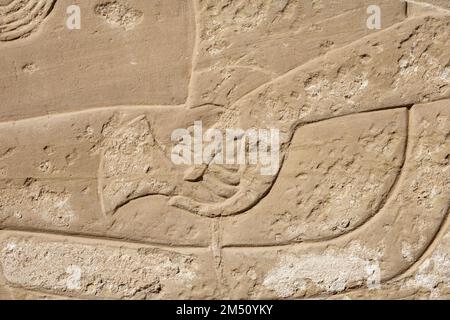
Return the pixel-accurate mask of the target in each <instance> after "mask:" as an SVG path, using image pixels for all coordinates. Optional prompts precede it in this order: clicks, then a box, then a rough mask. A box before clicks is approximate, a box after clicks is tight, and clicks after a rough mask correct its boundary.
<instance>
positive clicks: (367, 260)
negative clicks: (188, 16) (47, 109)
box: [0, 1, 450, 298]
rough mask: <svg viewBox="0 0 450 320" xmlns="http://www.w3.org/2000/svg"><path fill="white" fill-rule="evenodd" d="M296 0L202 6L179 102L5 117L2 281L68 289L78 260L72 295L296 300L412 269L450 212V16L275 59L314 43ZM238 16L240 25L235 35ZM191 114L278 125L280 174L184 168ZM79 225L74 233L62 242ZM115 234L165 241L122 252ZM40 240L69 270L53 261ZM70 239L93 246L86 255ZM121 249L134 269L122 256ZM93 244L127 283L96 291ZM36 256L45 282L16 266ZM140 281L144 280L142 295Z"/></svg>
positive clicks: (236, 123) (215, 122) (223, 122)
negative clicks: (179, 133)
mask: <svg viewBox="0 0 450 320" xmlns="http://www.w3.org/2000/svg"><path fill="white" fill-rule="evenodd" d="M393 3H394V2H392V1H389V2H386V4H385V5H386V6H394V7H395V8H397V7H396V6H397V5H398V4H393ZM399 3H400V2H399ZM240 6H244V9H245V10H240ZM398 6H399V8H400V9H401V7H400V5H398ZM261 8H262V9H261ZM298 8H301V9H302V10H303V9H304V8H303V7H301V6H299V3H298V1H286V5H285V6H282V7H277V6H275V5H272V4H266V3H265V4H264V5H261V6H256V7H255V8H253V7H252V6H251V5H248V7H247V6H246V5H244V4H238V3H233V4H230V6H220V5H215V4H214V1H213V2H211V3H208V2H207V1H206V2H204V1H199V2H197V1H196V2H195V5H194V8H193V10H194V11H195V14H196V17H195V26H196V39H195V44H194V45H193V48H194V50H193V57H192V73H191V75H190V82H189V88H188V89H189V90H188V95H187V96H188V97H187V101H186V103H185V104H182V105H174V106H169V105H156V106H146V105H142V106H132V105H129V106H127V105H124V106H116V107H101V108H95V109H88V110H83V111H71V112H63V113H60V114H51V115H45V116H39V117H34V118H30V119H22V120H17V121H16V120H15V121H7V122H3V123H1V124H0V131H1V132H2V135H0V147H1V149H0V164H1V166H0V170H2V171H0V173H1V176H0V177H1V186H0V208H1V210H0V226H1V227H2V228H5V229H9V231H7V232H5V235H4V236H3V239H4V243H5V250H4V251H3V255H2V258H1V260H0V261H1V263H2V268H3V274H4V277H5V279H6V283H10V284H14V285H16V286H19V287H23V288H28V289H30V288H33V289H35V288H37V289H38V290H42V291H45V292H51V293H54V294H60V295H65V294H67V292H66V291H65V289H64V288H65V287H64V285H61V283H58V282H57V281H58V280H57V279H58V274H60V273H61V272H63V273H66V270H72V271H73V270H77V272H78V271H79V272H80V274H81V276H79V277H78V278H77V279H76V281H75V282H74V280H73V278H74V275H73V272H69V273H70V274H69V276H71V278H70V281H69V283H70V290H69V293H70V294H73V295H75V296H78V295H79V296H88V297H111V296H112V297H120V298H154V297H176V298H177V297H182V298H186V297H194V298H205V297H229V298H293V297H314V296H328V295H334V294H337V293H342V292H347V291H349V290H351V289H356V288H364V287H369V288H370V289H377V288H380V286H382V285H383V284H384V283H389V281H393V280H395V279H397V278H398V277H401V276H402V274H403V273H404V272H405V271H407V270H408V269H410V268H412V267H414V266H416V265H417V264H418V263H419V262H420V259H421V258H422V257H424V256H425V255H426V254H427V252H428V250H429V249H430V248H432V244H433V241H434V240H435V239H436V237H437V235H439V232H440V230H442V226H443V225H444V224H445V223H446V217H447V214H448V207H449V191H448V190H450V188H449V183H450V181H449V174H450V173H449V162H448V151H449V149H450V140H449V128H450V100H449V98H450V81H449V80H450V79H449V64H450V61H449V52H448V49H446V48H449V47H450V46H449V45H450V44H449V32H450V16H449V15H448V14H447V12H445V11H440V10H428V9H427V10H425V11H421V10H418V11H415V12H416V13H415V14H414V15H411V16H408V17H403V18H401V19H400V21H398V20H397V19H399V18H398V17H397V16H395V17H392V20H391V22H392V23H391V25H390V26H387V27H386V28H384V29H382V30H380V31H377V32H373V33H371V34H361V35H355V38H352V37H353V35H352V36H349V39H347V40H346V41H347V42H346V41H344V40H343V39H340V38H339V37H337V38H336V39H334V41H331V40H330V41H328V42H323V43H319V44H318V45H317V48H316V47H314V45H315V44H314V45H313V44H311V51H312V52H313V51H314V50H317V51H314V52H316V55H317V57H315V56H308V54H307V53H301V55H302V56H301V57H300V58H298V59H299V60H298V61H296V64H293V65H291V64H287V63H286V65H283V64H282V63H275V62H272V65H271V64H270V61H272V60H274V59H268V62H267V63H265V61H264V59H266V57H270V56H271V54H273V53H272V50H273V49H274V48H275V49H277V50H279V51H280V52H281V53H286V52H288V51H283V50H288V49H281V47H284V44H286V43H285V42H284V41H285V40H286V41H287V42H289V39H290V38H295V37H299V38H300V39H302V37H305V39H306V38H307V34H308V32H310V31H311V29H308V30H306V29H305V28H306V27H305V25H303V24H302V23H304V22H302V21H301V19H299V18H298V17H299V16H298V12H297V11H296V10H299V9H298ZM364 8H365V7H364V5H361V7H360V8H359V7H358V8H350V9H349V11H348V12H345V13H344V16H342V17H338V18H336V19H337V21H338V23H340V22H339V21H341V20H339V19H343V20H346V19H347V18H348V17H347V15H348V14H350V15H353V14H354V11H355V10H364ZM241 9H242V8H241ZM314 10H316V9H314ZM319 11H320V10H319ZM324 11H326V10H324ZM400 11H401V10H399V12H400ZM362 12H364V11H362ZM143 14H144V18H143V19H144V20H143V21H145V19H146V17H145V14H146V13H145V10H143ZM228 15H232V16H234V18H233V19H229V20H228V19H227V18H226V17H227V16H228ZM220 19H223V27H222V28H220V27H218V24H217V21H221V20H220ZM323 19H325V20H326V19H332V18H331V17H321V20H319V23H312V25H310V26H309V25H308V27H309V28H313V27H314V28H315V29H317V30H320V29H321V28H326V27H325V26H324V25H321V22H320V21H322V20H323ZM333 19H334V18H333ZM268 21H270V22H268ZM237 26H238V27H239V28H243V30H246V32H244V33H242V34H236V32H233V30H234V28H236V27H237ZM286 26H289V28H287V29H288V31H286V30H285V29H283V28H285V27H286ZM277 28H279V29H280V30H282V32H281V33H277V32H279V30H277ZM314 28H313V29H314ZM255 30H256V31H259V32H260V33H257V32H256V31H255ZM292 30H294V31H292ZM120 32H133V30H122V31H120ZM252 32H253V33H252ZM318 32H319V31H318ZM257 35H259V38H257V37H256V36H257ZM265 35H268V37H269V40H268V41H269V42H270V45H267V44H266V43H263V42H262V41H261V39H260V38H261V37H264V36H265ZM0 37H1V33H0ZM11 40H12V39H11ZM193 40H194V39H193ZM308 41H309V40H308ZM316 42H317V41H312V40H311V43H316ZM331 42H332V43H333V44H331ZM307 45H310V44H308V43H307V42H305V46H307ZM234 46H236V47H237V48H236V47H234ZM288 47H289V46H286V48H288ZM313 47H314V48H316V49H314V48H313ZM275 60H276V59H275ZM195 121H202V123H203V126H204V127H205V128H218V129H226V128H241V129H243V130H247V129H250V128H264V129H265V128H274V129H277V130H279V132H280V138H281V140H280V165H279V168H280V169H279V170H278V172H276V174H273V175H261V174H260V170H259V169H260V166H258V165H220V164H212V163H206V164H204V165H198V166H190V165H176V164H174V163H173V162H172V161H171V157H170V154H171V150H172V148H173V146H174V144H175V142H174V141H172V140H171V135H170V134H171V132H173V131H174V130H176V129H178V128H189V127H190V126H192V125H193V124H194V122H195ZM30 139H32V143H30ZM30 155H31V156H30ZM25 159H27V160H25ZM20 230H26V231H27V232H29V233H25V232H23V233H25V235H23V233H21V232H20ZM35 232H43V233H45V232H51V233H58V234H59V235H54V236H52V237H51V239H50V238H45V237H47V236H46V235H39V236H36V235H35V234H34V233H35ZM67 234H70V235H72V236H73V238H68V239H70V241H69V242H70V245H68V246H67V247H64V246H63V245H62V244H61V243H62V237H63V236H66V235H67ZM79 235H83V237H91V238H94V240H93V243H94V244H95V243H96V241H97V242H98V243H101V245H99V246H98V247H96V246H95V245H93V244H92V242H88V241H87V240H81V239H79V238H80V237H77V236H79ZM105 238H106V239H105ZM33 239H34V240H33ZM113 239H116V240H117V239H120V240H121V241H123V242H121V243H123V244H124V245H125V243H126V242H127V241H129V242H130V243H135V242H137V243H139V245H142V246H150V245H151V246H154V247H157V249H156V248H153V249H145V250H144V249H142V248H138V249H136V248H135V247H134V245H131V244H130V243H126V246H127V247H126V248H123V249H117V248H116V247H117V245H116V244H115V243H114V241H112V240H113ZM33 241H36V243H39V246H40V247H41V248H44V249H42V250H49V251H52V252H56V253H55V254H54V255H55V257H54V259H56V260H57V261H58V264H60V265H63V266H65V264H68V265H67V268H69V269H67V268H64V269H61V270H60V269H57V267H53V266H50V260H49V262H46V260H45V259H46V258H45V256H46V255H45V254H44V252H41V251H39V249H33V248H34V247H33V244H32V243H33ZM136 245H138V244H136ZM166 246H170V248H168V247H166ZM17 248H19V249H20V250H21V251H20V252H22V253H23V254H22V255H18V254H16V251H17V250H19V249H17ZM45 248H46V249H45ZM119 251H120V253H117V255H116V252H119ZM73 252H81V254H80V258H78V260H77V263H78V264H75V263H74V262H73V261H72V260H71V258H70V257H71V256H72V255H73ZM123 254H124V255H126V256H127V257H130V259H131V261H132V264H131V265H132V266H133V268H131V267H130V268H131V269H132V270H134V271H130V268H129V267H128V266H127V265H125V264H124V263H122V262H120V261H122V260H121V258H120V257H121V256H122V255H123ZM89 255H94V256H95V257H96V258H95V259H94V260H95V261H94V263H97V264H103V263H104V260H106V259H107V257H108V256H109V255H111V256H112V258H111V259H112V261H114V264H116V265H117V270H118V271H117V272H119V271H120V270H124V271H123V272H129V273H130V282H126V283H125V284H123V283H120V281H119V282H118V281H117V280H116V279H117V275H116V274H115V273H114V272H111V271H104V272H103V273H104V276H103V278H101V277H102V275H99V277H100V278H101V279H100V280H102V281H106V282H107V283H111V286H112V287H114V286H116V287H117V288H120V289H118V290H116V291H114V290H111V291H108V290H107V289H105V288H104V287H97V289H96V290H92V287H91V286H89V285H88V282H89V281H90V282H94V283H95V277H96V275H95V273H94V272H93V271H92V270H91V269H89V262H88V261H89V258H88V256H89ZM31 256H38V257H41V258H40V259H41V262H40V268H42V270H46V272H47V273H48V274H49V275H50V276H49V277H48V278H47V279H46V280H45V281H44V280H42V281H43V282H46V284H45V286H44V287H42V284H40V280H39V279H44V278H43V276H42V275H40V273H39V272H38V271H36V270H33V268H25V269H24V270H22V272H23V274H25V276H19V274H18V271H17V270H19V269H20V268H14V266H16V265H20V264H21V263H22V264H23V263H24V261H23V260H22V259H27V257H31ZM155 259H156V261H159V262H158V263H159V264H161V265H165V266H166V267H167V270H168V271H167V272H164V271H163V270H162V269H161V270H160V269H159V267H158V263H157V264H151V268H152V270H153V271H152V272H153V273H150V274H145V276H144V277H141V276H140V275H139V273H135V272H136V271H135V270H140V268H141V267H142V265H147V264H149V262H148V261H154V260H155ZM11 266H13V267H11ZM177 268H178V269H179V272H177V271H176V270H177ZM102 270H103V269H102ZM77 274H78V273H77ZM84 274H86V276H85V277H84V278H83V275H84ZM231 274H232V275H233V276H228V275H231ZM27 275H28V276H29V279H33V280H29V279H28V278H27ZM36 279H38V280H36ZM135 279H144V280H142V281H144V283H141V282H139V284H138V289H137V290H134V291H133V283H136V280H135ZM147 282H148V283H149V284H151V285H148V286H146V283H147ZM53 283H54V285H53ZM179 287H183V288H184V287H186V288H188V289H178V288H179ZM123 288H126V290H125V291H121V290H124V289H123ZM139 288H140V289H139ZM142 288H144V289H142Z"/></svg>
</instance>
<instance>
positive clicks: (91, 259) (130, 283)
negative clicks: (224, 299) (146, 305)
mask: <svg viewBox="0 0 450 320" xmlns="http://www.w3.org/2000/svg"><path fill="white" fill-rule="evenodd" d="M188 251H189V250H188ZM0 261H1V269H2V272H3V277H4V278H5V280H6V282H7V283H10V284H11V285H14V286H20V287H23V288H28V289H38V290H44V291H48V292H50V293H56V294H61V295H70V296H80V297H97V298H115V299H124V298H126V299H156V298H159V299H161V298H180V297H183V298H187V297H191V298H207V297H208V296H210V295H211V293H212V292H213V291H214V285H213V283H214V278H210V276H209V274H210V272H208V269H209V268H211V265H208V262H209V261H208V259H207V258H206V255H205V252H203V253H202V252H197V253H195V251H194V252H191V253H179V252H176V251H173V250H170V251H169V250H163V249H158V248H151V247H123V246H117V245H114V244H111V243H110V244H92V243H83V242H81V243H77V241H76V240H75V241H74V239H64V238H59V239H58V238H55V237H54V238H46V237H42V236H38V237H36V236H26V235H20V234H18V235H10V236H7V237H4V238H3V241H2V249H1V260H0ZM206 284H208V287H207V288H205V285H206Z"/></svg>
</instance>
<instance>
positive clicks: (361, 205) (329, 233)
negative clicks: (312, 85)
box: [223, 109, 408, 245]
mask: <svg viewBox="0 0 450 320" xmlns="http://www.w3.org/2000/svg"><path fill="white" fill-rule="evenodd" d="M407 122H408V111H407V110H406V109H396V110H388V111H380V112H373V113H363V114H359V115H352V116H348V117H342V118H339V119H332V120H328V121H323V122H319V123H316V124H310V125H306V126H304V127H302V128H299V129H298V130H297V131H296V133H295V136H294V138H293V140H292V142H291V144H290V147H289V153H288V155H287V157H286V160H285V163H284V165H283V168H282V169H281V171H280V174H279V175H278V178H277V181H276V182H275V184H274V186H273V188H272V189H271V191H270V193H269V194H268V195H267V196H266V197H265V198H264V199H263V200H262V201H261V202H260V203H259V204H258V205H257V206H255V207H254V208H252V209H251V210H249V211H248V212H247V213H246V214H245V215H239V216H236V217H232V218H228V219H224V220H223V241H224V244H225V245H256V244H277V243H278V244H280V243H287V242H302V241H308V240H321V239H322V240H323V239H328V238H334V237H337V236H339V235H342V234H344V233H347V232H349V231H351V230H354V229H355V228H357V227H358V226H360V225H361V224H362V223H364V222H366V221H367V219H370V218H371V217H372V216H373V215H375V214H376V213H377V212H378V211H379V210H380V208H381V207H382V206H383V205H384V203H385V201H386V199H387V197H388V196H389V193H390V191H391V190H392V188H393V187H394V185H395V182H396V181H397V178H398V176H399V175H400V170H401V167H402V166H403V164H404V161H405V159H404V153H405V148H406V141H407V129H408V128H407V127H408V123H407ZM280 203H281V204H282V205H280ZM247 230H252V232H251V233H249V232H246V231H247Z"/></svg>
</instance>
